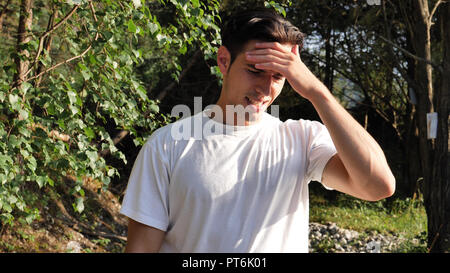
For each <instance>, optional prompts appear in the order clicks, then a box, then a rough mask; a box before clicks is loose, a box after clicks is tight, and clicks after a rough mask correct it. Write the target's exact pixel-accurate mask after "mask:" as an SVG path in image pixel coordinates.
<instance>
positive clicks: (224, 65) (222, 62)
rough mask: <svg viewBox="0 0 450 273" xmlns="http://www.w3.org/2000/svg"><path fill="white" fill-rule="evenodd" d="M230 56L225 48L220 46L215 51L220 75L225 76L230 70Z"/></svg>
mask: <svg viewBox="0 0 450 273" xmlns="http://www.w3.org/2000/svg"><path fill="white" fill-rule="evenodd" d="M230 62H231V54H230V51H228V49H227V48H226V47H225V46H220V47H219V50H218V51H217V65H218V66H219V69H220V72H222V75H224V76H225V75H226V74H227V72H228V69H229V68H230Z"/></svg>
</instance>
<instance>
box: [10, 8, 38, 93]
mask: <svg viewBox="0 0 450 273" xmlns="http://www.w3.org/2000/svg"><path fill="white" fill-rule="evenodd" d="M32 6H33V0H22V1H21V3H20V17H19V27H18V30H17V56H16V59H15V62H16V69H17V72H16V74H15V75H14V82H15V86H16V87H19V86H20V85H21V84H22V82H23V81H24V80H25V73H26V72H27V70H28V66H29V65H30V61H29V57H30V52H28V50H27V49H26V48H24V47H23V45H24V44H26V43H28V42H29V41H30V40H31V35H30V31H31V23H32V22H33V9H32Z"/></svg>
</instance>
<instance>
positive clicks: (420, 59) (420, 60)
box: [374, 32, 442, 72]
mask: <svg viewBox="0 0 450 273" xmlns="http://www.w3.org/2000/svg"><path fill="white" fill-rule="evenodd" d="M374 34H375V35H376V36H378V37H379V38H380V39H381V40H383V41H385V42H386V43H388V44H390V45H392V46H393V47H395V48H397V49H399V50H400V51H401V52H403V53H405V54H406V55H408V56H409V57H411V58H413V59H414V60H416V61H419V62H425V63H427V64H429V65H431V66H433V67H434V68H436V69H438V70H439V71H441V72H442V67H441V66H440V65H438V64H435V63H433V62H432V61H431V60H427V59H424V58H422V57H419V56H416V55H414V54H413V53H411V52H409V51H408V50H406V49H404V48H402V47H401V46H399V45H397V44H395V43H394V42H392V41H389V39H387V38H385V37H383V36H382V35H379V34H377V33H375V32H374Z"/></svg>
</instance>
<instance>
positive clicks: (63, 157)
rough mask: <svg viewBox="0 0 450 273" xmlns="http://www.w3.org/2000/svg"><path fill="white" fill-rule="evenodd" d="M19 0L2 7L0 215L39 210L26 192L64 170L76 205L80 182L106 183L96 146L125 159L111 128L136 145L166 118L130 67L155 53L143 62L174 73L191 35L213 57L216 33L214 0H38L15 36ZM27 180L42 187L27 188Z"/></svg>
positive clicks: (80, 204) (80, 205)
mask: <svg viewBox="0 0 450 273" xmlns="http://www.w3.org/2000/svg"><path fill="white" fill-rule="evenodd" d="M22 2H25V1H22ZM20 4H21V2H19V1H12V2H11V3H10V5H9V6H8V14H7V16H6V19H5V21H4V23H3V25H4V26H3V32H2V34H1V38H2V39H3V40H4V41H5V42H4V43H2V44H1V46H0V71H2V72H0V102H1V104H0V139H1V141H0V213H1V214H0V218H1V219H0V220H1V222H3V223H6V222H9V223H11V222H12V220H13V219H14V217H19V218H20V219H24V220H25V221H26V222H27V223H30V222H31V221H33V220H34V219H36V218H37V217H39V211H38V210H37V208H35V207H33V204H32V200H33V198H32V196H36V195H37V196H39V195H41V194H43V189H44V188H46V187H54V186H55V184H57V183H64V181H66V180H67V179H70V180H72V181H76V183H74V186H73V187H72V190H71V193H72V195H73V196H74V200H75V201H74V203H73V209H74V210H75V211H78V212H82V211H83V210H84V201H85V198H86V196H85V193H84V190H83V187H82V186H83V183H84V181H85V180H86V179H97V180H99V181H101V182H102V183H103V187H107V186H108V184H109V183H110V181H111V179H112V177H114V176H118V175H119V173H118V172H117V170H116V169H115V168H114V167H113V166H111V165H109V164H107V162H106V161H105V159H104V158H103V157H102V155H103V154H104V153H106V154H111V155H112V156H114V157H115V158H118V159H120V160H122V161H123V162H124V163H126V158H125V156H124V154H123V153H122V152H121V151H120V150H119V149H118V148H117V147H116V143H114V140H113V139H114V134H115V132H117V131H120V130H125V131H128V132H130V134H131V135H132V136H133V140H134V143H135V145H137V146H138V145H142V144H143V143H144V141H145V139H146V137H147V136H148V135H149V134H150V133H151V132H152V131H153V130H155V129H156V128H158V127H160V126H162V125H164V124H166V123H167V122H168V121H169V119H168V117H166V116H165V115H164V114H162V113H160V112H159V107H158V102H157V101H155V100H152V99H150V97H149V95H148V90H147V88H146V86H144V85H143V84H142V80H141V79H139V77H138V76H137V73H136V67H138V66H139V65H141V64H142V63H143V62H144V60H145V59H146V58H149V57H150V58H152V57H155V56H162V57H161V58H156V59H154V60H153V62H152V64H153V65H151V66H150V69H154V68H156V69H159V70H163V71H166V72H169V73H172V76H173V78H174V79H177V77H178V75H179V71H180V70H181V67H180V65H179V64H178V56H181V55H183V54H185V53H186V52H187V48H188V47H189V46H191V45H192V44H194V43H197V44H198V45H199V46H200V48H201V49H202V50H203V52H204V54H205V56H206V57H211V56H213V55H214V52H215V51H214V44H217V43H218V42H219V41H220V36H219V31H218V27H217V25H216V21H217V20H218V16H217V13H218V9H219V4H218V1H216V0H209V1H183V0H170V1H163V0H160V1H143V0H142V1H139V0H134V1H114V0H103V1H86V0H79V1H62V0H53V1H37V0H36V1H33V6H32V23H31V29H30V30H29V31H27V32H26V33H24V35H26V36H27V37H29V39H26V41H25V42H22V43H20V44H18V45H16V44H17V41H16V39H17V37H18V36H20V31H18V29H19V30H20V28H19V25H20V24H21V22H20V18H19V14H25V13H24V11H20ZM154 8H157V9H154ZM154 10H157V11H158V12H157V13H155V12H154ZM168 11H169V12H171V13H174V14H175V15H176V16H175V17H172V19H171V20H167V16H166V17H164V13H168ZM30 14H31V13H30ZM26 15H29V14H26ZM173 18H175V20H174V19H173ZM52 20H53V21H52ZM20 65H24V66H25V71H24V70H23V69H22V70H21V69H20ZM158 72H160V71H158ZM21 76H22V78H21ZM149 76H152V73H150V75H149ZM20 79H22V80H20ZM155 81H157V78H155ZM30 183H37V185H38V186H39V188H40V190H41V192H32V190H30V189H31V188H33V187H30V186H29V185H30Z"/></svg>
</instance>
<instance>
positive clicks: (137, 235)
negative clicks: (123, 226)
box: [125, 218, 166, 253]
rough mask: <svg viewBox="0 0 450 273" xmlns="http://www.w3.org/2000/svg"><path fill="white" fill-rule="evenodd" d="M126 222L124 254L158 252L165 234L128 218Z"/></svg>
mask: <svg viewBox="0 0 450 273" xmlns="http://www.w3.org/2000/svg"><path fill="white" fill-rule="evenodd" d="M128 221H129V222H128V237H127V245H126V247H125V252H127V253H132V252H140V253H143V252H147V253H148V252H153V253H156V252H158V251H159V249H160V248H161V245H162V242H163V240H164V236H165V234H166V233H165V232H164V231H162V230H159V229H157V228H154V227H150V226H147V225H144V224H141V223H139V222H136V221H134V220H133V219H130V218H128Z"/></svg>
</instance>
